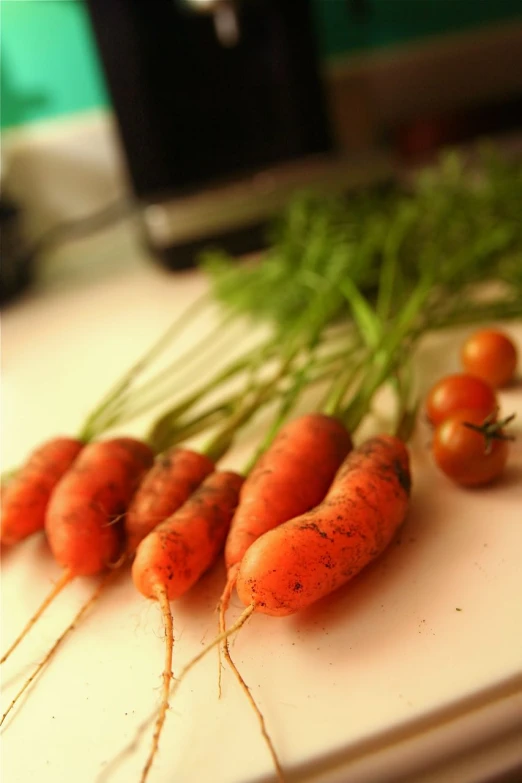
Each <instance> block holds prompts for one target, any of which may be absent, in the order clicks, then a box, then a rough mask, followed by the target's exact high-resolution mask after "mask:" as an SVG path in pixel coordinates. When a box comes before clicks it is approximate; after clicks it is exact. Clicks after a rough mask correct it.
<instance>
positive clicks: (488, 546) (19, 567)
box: [1, 235, 522, 783]
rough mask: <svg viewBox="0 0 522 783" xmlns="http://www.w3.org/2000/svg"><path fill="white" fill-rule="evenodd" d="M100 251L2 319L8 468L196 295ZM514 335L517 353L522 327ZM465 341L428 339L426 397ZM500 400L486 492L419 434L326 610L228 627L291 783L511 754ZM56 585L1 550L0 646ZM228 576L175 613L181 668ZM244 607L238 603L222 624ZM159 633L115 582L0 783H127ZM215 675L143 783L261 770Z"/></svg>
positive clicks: (9, 691) (66, 656)
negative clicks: (459, 480)
mask: <svg viewBox="0 0 522 783" xmlns="http://www.w3.org/2000/svg"><path fill="white" fill-rule="evenodd" d="M111 236H112V235H111ZM108 241H110V238H109V239H107V238H106V240H105V242H108ZM112 241H114V242H115V246H114V248H112V250H111V247H108V246H107V244H105V245H104V252H103V254H102V255H103V258H102V259H101V260H100V256H99V255H96V254H95V255H94V256H93V254H92V247H91V248H90V249H89V248H87V247H85V248H83V247H82V246H81V245H79V246H76V248H75V249H74V253H72V252H71V251H69V252H68V253H66V254H65V256H63V257H62V259H61V260H62V261H63V264H64V265H63V268H61V272H62V274H61V276H56V275H55V276H54V277H53V275H50V277H49V279H48V283H47V285H45V286H42V287H41V288H40V289H39V290H37V291H36V292H34V293H33V294H30V295H28V296H27V297H26V298H25V299H23V300H21V301H20V302H19V303H16V304H14V305H13V306H12V307H11V308H10V309H8V310H7V311H6V312H5V313H4V315H3V368H2V427H3V433H2V452H3V453H2V466H3V468H4V469H5V468H8V467H11V466H14V465H16V464H17V463H18V461H20V460H22V459H23V457H24V455H26V454H27V452H28V450H29V449H31V448H32V447H33V446H34V445H35V444H37V443H39V442H40V441H42V440H44V439H45V438H47V437H49V436H52V435H55V434H57V433H64V434H65V433H74V432H76V431H77V429H78V427H79V425H80V423H81V421H82V418H83V417H84V416H85V415H86V413H87V412H88V410H89V407H90V406H91V405H92V404H93V402H94V401H96V400H97V399H98V398H99V397H100V396H101V395H102V393H103V392H104V391H105V390H106V389H107V387H108V386H109V385H110V383H111V381H113V380H115V379H116V378H117V377H118V375H119V374H120V373H121V372H123V370H124V369H125V368H126V367H128V365H129V364H130V363H131V362H132V361H133V360H134V359H135V358H137V356H138V355H139V354H140V353H141V352H142V351H143V350H144V349H145V348H146V347H147V346H148V345H150V343H151V342H152V340H153V339H154V338H156V337H157V336H158V335H159V334H160V333H161V331H162V330H163V329H164V328H165V327H166V326H167V325H168V324H169V323H170V321H171V320H172V318H173V316H174V315H175V314H176V312H178V311H179V312H181V310H182V308H183V307H185V306H186V305H187V304H188V303H189V302H190V301H192V300H193V299H194V298H195V297H196V296H197V295H198V294H199V293H200V292H201V291H202V290H203V289H204V282H203V280H202V279H201V277H200V276H199V275H198V274H197V273H187V274H184V275H181V276H172V275H170V274H168V273H166V272H164V271H162V270H160V269H159V268H157V267H155V266H153V265H151V264H150V263H149V262H146V261H143V260H142V259H140V258H138V257H135V255H134V254H133V252H131V251H127V250H125V249H122V247H121V244H120V242H119V240H118V241H117V240H116V239H114V237H113V240H112ZM87 251H88V252H87ZM82 253H83V255H82ZM126 253H127V255H125V254H126ZM118 254H119V255H118ZM87 257H88V258H89V259H91V260H90V261H89V263H87ZM110 259H112V260H110ZM115 259H116V260H115ZM58 261H60V259H58ZM71 263H72V266H69V264H71ZM57 268H58V269H60V266H59V264H58V267H57ZM198 328H199V327H198ZM508 329H509V331H510V332H511V333H512V335H513V336H514V337H515V338H516V339H517V341H518V344H519V345H520V346H522V325H521V324H516V325H509V327H508ZM467 331H469V330H463V331H460V332H457V333H455V332H453V333H452V334H445V335H438V336H437V337H436V338H433V339H431V340H429V341H428V342H427V343H426V345H425V346H424V348H423V350H422V352H421V355H420V357H419V363H418V368H419V374H420V377H421V381H422V386H423V388H424V389H425V388H427V387H429V385H430V384H431V383H432V382H433V381H434V380H435V379H436V378H438V377H439V376H440V375H441V374H442V373H444V372H446V371H454V370H456V369H457V368H458V365H457V351H458V343H459V340H460V339H461V337H462V335H464V334H466V333H467ZM196 337H197V330H193V331H192V332H191V334H190V339H195V338H196ZM223 350H224V349H223ZM501 399H502V405H503V410H505V412H506V413H508V412H511V411H516V412H517V414H518V422H517V426H516V428H517V430H518V433H519V439H518V441H517V442H516V443H515V444H514V447H513V449H512V453H511V459H510V466H509V469H508V470H507V472H506V475H505V477H504V479H503V480H502V481H501V482H500V483H498V484H497V485H495V486H492V487H490V488H487V489H481V490H478V491H477V490H475V491H469V490H464V489H460V488H457V487H454V486H453V485H452V484H451V483H450V482H449V481H448V480H447V479H446V478H445V477H444V476H443V475H441V474H440V473H439V472H438V471H437V470H436V469H435V468H434V466H433V465H432V463H431V460H430V456H429V450H428V432H427V430H426V429H424V428H423V427H422V426H421V427H420V428H419V432H418V433H417V436H416V438H415V440H414V442H413V444H412V456H413V480H414V490H413V500H412V506H411V513H410V515H409V518H408V521H407V523H406V525H405V526H404V529H403V531H402V534H401V536H400V539H399V540H398V541H397V542H396V543H394V544H393V545H392V546H391V547H390V549H389V551H388V552H387V553H386V554H385V556H383V557H382V558H381V559H380V560H379V561H378V562H377V563H375V564H374V565H373V566H372V567H370V568H369V569H368V570H367V571H366V572H365V573H363V574H362V575H360V576H359V577H358V578H357V579H356V580H355V581H354V582H353V583H352V584H350V585H348V586H347V587H345V588H343V589H342V590H340V591H338V592H337V593H336V594H335V595H333V596H332V597H331V598H329V599H328V600H324V601H322V602H321V603H320V604H318V605H317V606H315V607H314V608H312V609H310V610H309V611H307V612H304V613H303V614H301V615H300V616H295V617H289V618H270V617H264V616H257V617H253V618H252V619H251V621H250V622H249V624H248V625H247V626H246V627H245V628H244V629H243V630H242V632H241V634H240V635H239V637H238V639H237V642H236V643H235V644H234V646H233V654H234V657H235V660H236V663H237V664H238V665H239V666H240V667H241V670H242V672H243V675H244V677H245V679H246V681H247V683H248V684H249V685H250V686H251V688H252V692H253V694H254V695H255V697H256V698H257V700H258V702H259V704H260V706H261V708H262V710H263V712H264V715H265V718H266V721H267V725H268V729H269V731H270V733H271V735H272V738H273V741H274V743H275V746H276V748H277V750H278V752H279V755H280V758H281V762H282V764H283V766H284V768H285V770H286V771H287V772H288V780H291V781H304V782H306V783H343V782H344V781H348V780H350V781H354V783H369V782H370V781H372V782H375V781H383V783H384V782H386V783H388V782H391V781H401V783H402V782H404V781H409V780H411V781H416V782H417V783H419V782H420V781H428V780H429V781H430V782H433V781H455V783H467V781H479V780H480V781H482V780H485V776H486V775H487V774H488V773H489V772H494V771H500V770H505V769H508V768H510V766H512V765H513V764H514V763H515V762H518V763H521V764H522V740H521V738H522V600H521V599H522V567H521V555H522V435H521V434H520V426H521V423H522V386H521V385H520V383H519V384H518V385H517V386H515V387H513V388H512V389H509V390H507V391H505V392H503V393H502V395H501ZM378 413H379V412H378ZM383 413H385V409H383ZM372 426H378V423H377V424H375V422H374V425H372ZM258 427H259V428H261V427H262V425H261V424H259V425H258ZM140 428H141V429H140ZM130 431H131V432H136V433H137V434H139V433H141V432H143V431H144V430H143V426H142V424H138V425H136V426H135V427H134V428H131V429H130ZM255 435H256V431H255V427H254V428H253V429H251V431H250V433H249V440H248V443H247V445H245V447H244V448H243V450H241V449H240V450H239V451H236V453H235V455H233V457H232V458H231V459H229V460H228V461H227V464H228V465H234V466H236V467H238V468H240V467H241V466H242V464H243V461H244V457H245V456H246V454H247V452H248V447H249V446H251V445H252V443H254V442H255ZM58 574H59V570H58V568H57V567H56V565H55V564H54V563H53V561H52V558H51V556H50V554H49V552H48V550H47V548H46V545H45V543H44V541H43V538H42V537H40V536H35V537H34V538H32V539H30V540H28V541H27V542H25V543H24V544H22V545H21V546H19V547H18V548H17V549H15V550H13V551H12V552H9V553H8V554H7V556H5V557H3V562H2V592H1V600H2V628H1V631H2V634H1V648H2V649H4V648H5V647H6V646H7V644H8V643H9V642H10V640H11V639H12V638H14V636H15V634H16V633H17V631H18V630H19V628H20V627H21V625H22V624H23V623H24V622H25V620H26V619H27V618H28V617H29V615H30V614H31V613H32V612H33V610H34V609H35V608H36V607H37V605H38V604H39V603H40V601H41V599H42V597H43V596H44V595H45V594H46V592H47V591H48V590H49V588H50V586H51V584H52V582H53V580H55V579H56V578H57V577H58ZM94 583H95V580H92V581H91V580H79V581H78V582H77V583H76V584H73V585H72V586H70V587H69V589H68V590H67V591H66V592H65V593H63V594H62V595H61V597H60V598H59V599H58V600H57V601H56V603H55V605H54V606H53V607H52V608H50V609H49V611H48V612H47V614H46V615H45V618H44V619H42V621H41V622H40V623H39V624H38V626H37V627H36V628H35V629H34V630H33V632H32V633H31V635H30V636H29V637H28V638H27V639H26V641H25V642H24V643H23V645H22V646H21V647H20V648H19V649H18V650H17V652H16V653H15V654H14V655H13V657H12V659H11V660H10V661H9V662H8V663H7V664H6V665H5V666H4V667H3V671H2V706H3V707H4V705H7V704H8V703H9V700H10V698H11V697H12V696H13V695H14V693H15V692H16V691H17V689H18V687H19V686H20V685H21V683H22V682H23V678H24V676H26V675H27V674H28V673H30V672H31V670H32V667H33V666H34V665H35V664H36V663H38V661H39V660H40V659H41V657H42V655H43V654H44V653H45V651H46V650H47V648H48V647H49V646H50V644H51V643H52V641H53V640H54V638H55V636H56V635H57V633H58V632H59V631H60V630H61V629H62V628H63V627H64V626H65V625H66V624H67V622H68V620H69V619H70V618H71V617H72V615H73V613H74V611H75V609H76V608H77V607H78V606H79V605H80V603H81V602H82V600H83V599H85V598H86V596H88V595H89V593H90V591H91V590H92V587H93V584H94ZM222 584H223V568H222V567H221V566H219V567H217V568H216V569H214V571H212V572H211V573H209V574H208V575H207V576H206V577H205V578H204V579H203V580H202V582H201V583H200V585H199V586H197V587H196V588H195V589H194V590H193V591H192V592H191V594H190V595H188V596H187V597H186V598H184V599H183V600H180V601H178V602H176V603H175V604H174V605H173V611H174V620H175V636H176V643H175V652H174V663H175V667H176V669H178V670H179V668H180V666H181V665H182V664H183V663H184V662H185V661H187V660H188V659H189V658H190V657H191V656H192V654H194V653H195V652H196V651H198V650H200V649H201V646H202V645H203V644H204V643H205V642H207V641H209V640H210V639H211V638H212V636H213V635H214V632H215V628H216V618H215V614H214V608H215V604H216V600H217V598H218V595H219V592H220V589H221V586H222ZM240 608H241V607H240V606H239V602H238V600H237V598H235V599H234V600H233V609H232V613H231V616H237V614H238V613H239V611H240ZM162 637H163V633H162V625H161V621H160V617H159V613H158V610H157V607H156V606H155V605H154V604H152V603H150V602H147V601H146V600H144V599H143V598H142V597H141V596H140V595H138V594H137V593H136V592H135V590H134V588H133V586H132V584H131V582H130V580H129V579H128V575H127V576H126V577H125V578H122V579H121V580H120V582H119V583H118V584H117V585H116V586H115V587H113V588H112V589H111V591H110V592H108V593H107V594H106V595H105V597H104V598H103V599H102V600H100V601H99V603H98V604H97V606H96V607H95V608H94V609H93V611H92V612H91V613H90V615H89V616H88V618H86V619H85V620H84V622H82V624H81V625H80V626H79V627H78V628H77V629H76V630H75V631H74V633H73V634H72V635H71V636H70V637H69V638H68V640H67V641H66V643H65V644H64V645H63V647H62V649H61V650H60V651H59V652H58V654H57V656H56V658H55V659H54V660H53V661H52V663H51V664H50V665H49V666H48V667H47V669H46V670H45V671H44V672H43V674H42V676H41V677H40V678H39V680H38V681H37V682H36V683H35V685H34V687H33V688H32V689H31V690H30V692H29V694H28V696H27V698H24V700H23V701H22V702H21V703H20V705H19V707H18V708H17V710H16V712H13V714H12V716H11V719H9V720H8V721H6V724H5V726H4V727H3V729H2V732H3V733H2V760H1V765H2V769H1V771H2V773H3V777H2V779H3V780H5V781H6V782H7V781H9V783H27V781H29V780H31V779H37V780H38V783H56V782H57V781H68V780H74V781H75V782H76V783H93V782H94V781H113V783H132V781H137V780H138V779H139V773H140V770H141V768H142V766H143V763H144V760H145V758H146V755H147V752H148V747H149V740H150V730H148V731H146V732H145V734H144V735H143V736H142V737H141V740H140V741H139V743H138V744H137V745H136V746H135V747H131V748H130V749H129V747H128V746H129V743H132V741H133V740H134V739H135V735H136V730H137V728H138V727H139V725H140V723H141V721H142V720H143V719H144V718H145V717H146V716H147V715H148V714H149V713H150V711H151V709H152V708H153V707H154V706H155V704H156V703H157V700H158V698H159V688H160V673H161V669H162V664H163V644H162ZM216 673H217V659H216V656H215V655H214V654H211V655H210V656H208V658H207V659H206V660H205V661H203V662H202V663H201V664H200V665H199V666H198V668H197V669H196V670H194V671H193V672H192V674H191V675H190V676H189V678H187V680H186V682H185V683H184V684H183V685H182V687H181V688H180V690H179V692H178V695H177V697H176V699H175V701H174V703H173V704H172V709H171V712H170V713H169V716H168V720H167V723H166V727H165V730H164V733H163V737H162V740H161V747H160V752H159V755H158V757H157V760H156V762H155V764H154V767H153V770H152V773H151V775H150V778H149V779H150V783H172V781H182V782H183V783H201V782H205V781H210V782H211V783H254V781H256V782H257V781H264V780H266V781H268V780H273V779H275V778H274V775H273V769H272V765H271V761H270V757H269V755H268V753H267V750H266V748H265V746H264V744H263V741H262V739H261V737H260V733H259V730H258V726H257V723H256V719H255V717H254V716H253V715H252V714H251V712H250V710H249V707H248V705H247V704H246V702H245V699H244V696H243V695H242V693H241V692H240V690H239V688H238V686H237V684H236V683H235V681H234V680H233V679H232V677H231V675H230V673H229V672H228V671H226V672H225V675H224V691H223V696H222V699H221V700H220V701H218V699H217V690H216ZM4 709H5V707H4ZM2 712H3V710H2ZM125 749H126V752H125V753H124V754H122V755H121V756H120V757H119V758H116V757H117V756H118V753H119V752H120V751H122V750H125Z"/></svg>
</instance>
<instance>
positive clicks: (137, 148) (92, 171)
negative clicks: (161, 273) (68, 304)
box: [0, 0, 522, 301]
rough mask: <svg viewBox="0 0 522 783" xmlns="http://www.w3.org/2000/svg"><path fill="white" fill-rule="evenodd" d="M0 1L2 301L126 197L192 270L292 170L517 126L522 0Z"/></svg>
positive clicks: (234, 241)
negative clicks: (45, 257) (52, 251)
mask: <svg viewBox="0 0 522 783" xmlns="http://www.w3.org/2000/svg"><path fill="white" fill-rule="evenodd" d="M0 11H1V80H2V81H1V127H2V203H1V210H0V217H1V219H2V230H3V236H4V239H3V242H2V246H3V249H2V260H3V267H4V271H3V273H2V300H3V301H5V300H8V299H9V298H10V297H11V295H12V293H13V292H16V291H17V290H18V289H19V288H23V286H24V285H25V284H26V282H27V280H28V279H29V278H30V276H31V274H32V271H33V270H34V258H35V257H36V256H37V255H38V254H39V253H42V252H43V251H44V250H45V249H46V248H47V247H48V246H51V245H53V244H54V245H56V244H59V243H60V242H61V241H62V240H64V239H67V238H68V237H69V236H70V235H71V234H74V233H75V232H76V234H77V235H79V236H80V237H81V236H83V235H85V236H87V235H89V234H90V233H92V232H94V231H98V230H103V229H104V228H106V227H107V226H111V225H113V224H114V223H115V222H116V221H118V220H122V219H123V218H125V217H127V216H128V215H129V214H130V213H132V214H133V219H135V222H134V227H135V231H137V235H138V238H139V240H138V241H139V243H140V244H141V247H143V248H146V250H147V253H149V254H150V256H151V257H152V258H154V259H155V260H157V261H159V262H160V263H162V264H163V265H166V266H167V267H169V268H173V269H183V268H186V267H190V266H191V265H192V264H193V263H194V262H195V259H197V254H198V252H199V251H200V250H201V248H202V247H204V246H205V245H206V244H207V243H208V242H218V243H221V244H222V245H223V246H225V247H227V248H228V249H230V250H232V251H233V252H238V253H244V252H250V251H252V250H255V249H257V248H258V247H259V246H260V245H261V244H262V237H263V232H264V224H265V220H266V219H267V217H269V216H270V214H272V213H273V212H274V210H276V209H278V208H279V207H280V206H282V205H283V204H284V203H285V201H286V200H287V199H288V197H289V195H290V194H291V193H293V192H294V191H295V190H296V189H298V188H303V187H309V186H312V187H324V188H326V189H328V190H339V189H345V188H347V187H353V186H357V185H359V184H361V183H364V182H366V181H372V180H374V179H379V178H385V177H386V176H389V173H390V170H391V169H392V168H393V167H394V166H396V165H397V163H399V164H411V163H420V162H424V161H425V160H429V159H430V158H431V157H433V155H434V154H436V152H437V150H438V149H440V147H442V146H444V145H448V144H455V143H463V142H464V143H465V142H468V141H471V140H474V139H476V138H478V137H482V136H484V135H489V136H492V135H493V136H495V137H499V138H500V137H502V138H504V137H506V136H507V135H512V134H516V133H517V132H518V130H519V129H520V125H521V120H522V2H521V0H311V1H310V2H306V1H305V0H277V1H276V0H219V1H217V2H216V1H214V2H213V1H212V0H156V2H154V3H143V2H141V1H140V0H87V1H86V2H85V1H82V0H29V1H18V0H9V1H8V0H6V1H5V2H1V3H0ZM136 218H137V220H136ZM82 221H83V222H82ZM11 261H12V263H11Z"/></svg>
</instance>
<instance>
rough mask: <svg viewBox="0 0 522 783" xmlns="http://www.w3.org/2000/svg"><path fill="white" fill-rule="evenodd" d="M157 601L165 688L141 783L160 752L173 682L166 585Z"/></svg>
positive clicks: (159, 588) (171, 631) (160, 588)
mask: <svg viewBox="0 0 522 783" xmlns="http://www.w3.org/2000/svg"><path fill="white" fill-rule="evenodd" d="M155 595H156V599H157V601H158V603H159V605H160V609H161V613H162V615H163V624H164V626H165V666H164V669H163V688H162V693H161V704H160V708H159V711H158V715H157V718H156V725H155V727H154V734H153V735H152V745H151V749H150V752H149V756H148V758H147V761H146V763H145V766H144V767H143V771H142V773H141V778H140V783H145V781H146V779H147V777H148V774H149V771H150V768H151V766H152V763H153V761H154V757H155V756H156V753H157V752H158V747H159V741H160V736H161V731H162V729H163V725H164V723H165V719H166V717H167V711H168V709H169V695H170V684H171V681H172V677H173V674H172V651H173V648H174V624H173V620H172V611H171V608H170V602H169V599H168V596H167V589H166V587H165V586H164V585H157V586H156V589H155Z"/></svg>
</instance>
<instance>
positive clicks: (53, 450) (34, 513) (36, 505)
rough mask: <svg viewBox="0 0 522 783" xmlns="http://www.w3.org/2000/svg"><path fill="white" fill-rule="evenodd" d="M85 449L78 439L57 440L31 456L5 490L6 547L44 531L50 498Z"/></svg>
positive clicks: (1, 538) (2, 538)
mask: <svg viewBox="0 0 522 783" xmlns="http://www.w3.org/2000/svg"><path fill="white" fill-rule="evenodd" d="M83 447H84V443H82V441H80V440H78V439H76V438H53V439H52V440H49V441H47V442H46V443H43V444H42V445H40V446H38V448H36V449H35V450H34V451H33V452H32V453H31V454H30V455H29V457H28V459H27V461H26V462H25V464H24V465H22V466H21V468H20V469H19V470H18V471H17V472H16V473H15V475H14V476H13V477H12V479H11V480H10V481H9V483H8V484H7V486H6V487H5V488H2V522H1V528H0V542H1V543H2V545H5V546H12V545H13V544H17V543H18V542H19V541H22V540H23V539H25V538H28V536H30V535H32V534H33V533H37V532H38V531H40V530H43V528H44V523H45V512H46V510H47V505H48V503H49V498H50V497H51V494H52V492H53V490H54V488H55V486H56V485H57V483H58V482H59V480H60V479H61V477H62V476H63V475H64V474H65V473H66V472H67V470H68V469H69V468H70V467H71V465H72V463H73V462H74V460H75V459H76V457H77V456H78V454H79V453H80V451H81V450H82V448H83Z"/></svg>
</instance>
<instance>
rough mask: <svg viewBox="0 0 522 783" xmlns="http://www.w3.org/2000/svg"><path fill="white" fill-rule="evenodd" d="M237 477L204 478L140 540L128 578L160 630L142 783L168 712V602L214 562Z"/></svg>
mask: <svg viewBox="0 0 522 783" xmlns="http://www.w3.org/2000/svg"><path fill="white" fill-rule="evenodd" d="M242 483H243V477H242V476H240V475H239V474H238V473H234V472H232V471H220V470H216V471H214V472H213V473H210V475H208V476H207V477H206V479H205V480H204V481H203V483H202V484H201V485H200V487H199V488H198V489H197V490H196V492H195V493H194V494H193V495H191V497H190V498H189V499H188V500H187V501H186V503H185V504H184V505H183V506H182V507H181V508H180V509H178V511H176V512H175V513H174V514H172V516H171V517H169V518H168V519H166V520H165V521H164V522H162V523H161V524H160V525H158V526H157V527H156V528H155V529H154V530H153V531H152V532H151V533H149V535H148V536H147V537H146V538H144V539H143V541H142V542H141V543H140V545H139V546H138V549H137V551H136V557H135V559H134V563H133V566H132V578H133V581H134V584H135V586H136V588H137V589H138V590H139V591H140V593H142V595H144V596H145V597H146V598H150V599H153V600H157V601H158V602H159V605H160V608H161V611H162V614H163V619H164V624H165V631H166V634H165V640H166V648H165V667H164V671H163V696H162V702H161V706H160V709H159V712H158V717H157V720H156V727H155V731H154V736H153V742H152V748H151V751H150V754H149V757H148V759H147V762H146V765H145V767H144V769H143V773H142V777H141V780H142V781H145V780H146V778H147V775H148V773H149V770H150V768H151V765H152V762H153V760H154V756H155V754H156V752H157V749H158V744H159V739H160V735H161V730H162V727H163V724H164V722H165V718H166V713H167V709H168V698H169V690H170V682H171V679H172V650H173V644H174V636H173V620H172V612H171V609H170V603H169V602H170V601H172V600H174V599H175V598H179V597H180V596H181V595H184V594H185V593H186V592H187V591H188V590H189V589H190V588H191V587H192V586H193V585H194V584H195V583H196V582H197V581H198V580H199V578H200V577H201V575H202V574H203V573H204V572H205V571H206V570H207V569H208V568H210V566H211V565H213V563H214V562H215V561H216V559H217V557H218V555H219V553H220V551H221V550H222V547H223V544H224V541H225V537H226V535H227V531H228V529H229V525H230V520H231V519H232V515H233V513H234V510H235V508H236V506H237V502H238V495H239V490H240V487H241V485H242Z"/></svg>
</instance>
